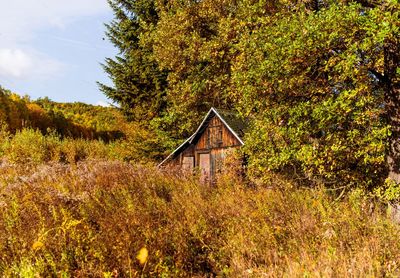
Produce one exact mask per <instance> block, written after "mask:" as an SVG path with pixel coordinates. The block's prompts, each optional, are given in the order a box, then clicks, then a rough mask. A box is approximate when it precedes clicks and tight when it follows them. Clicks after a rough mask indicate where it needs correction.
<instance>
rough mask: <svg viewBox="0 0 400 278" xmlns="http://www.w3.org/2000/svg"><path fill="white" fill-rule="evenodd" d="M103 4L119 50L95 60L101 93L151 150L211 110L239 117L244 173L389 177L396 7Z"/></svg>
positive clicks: (395, 141)
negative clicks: (105, 79)
mask: <svg viewBox="0 0 400 278" xmlns="http://www.w3.org/2000/svg"><path fill="white" fill-rule="evenodd" d="M110 5H111V7H112V8H113V10H114V13H115V19H114V20H113V22H112V23H111V24H109V25H107V30H108V32H107V34H108V36H109V38H110V39H111V41H112V42H113V43H114V44H115V45H116V47H118V49H119V50H120V55H118V56H117V57H115V58H108V59H107V60H106V63H105V65H104V68H105V70H106V72H107V73H108V74H109V75H110V77H111V79H112V81H113V82H114V85H113V87H106V86H101V88H102V89H103V91H104V92H105V93H106V95H107V96H108V97H110V98H111V99H113V100H114V101H116V102H118V103H119V104H120V105H121V108H122V109H123V110H124V111H125V112H126V113H127V114H128V115H131V116H132V119H134V120H138V121H139V120H140V121H141V122H142V123H143V124H144V125H145V126H146V127H147V128H148V130H149V132H150V133H153V134H155V135H156V136H157V137H158V138H159V139H158V142H159V145H158V148H159V153H163V152H165V151H168V150H170V149H171V148H173V146H174V145H175V144H176V143H178V141H180V140H182V139H184V138H185V137H186V136H188V135H189V134H190V133H191V132H192V131H193V129H194V128H195V126H196V125H197V124H198V123H199V121H200V120H201V115H202V114H203V113H204V112H205V111H207V110H208V109H209V108H210V106H217V107H220V108H227V109H233V110H236V111H238V113H240V114H241V115H242V116H243V117H246V118H248V119H250V121H251V123H250V125H251V127H250V129H249V132H248V134H247V140H246V144H245V148H244V152H246V153H247V154H248V157H249V160H248V161H249V164H248V167H249V173H251V174H252V175H253V176H258V175H259V174H260V173H263V172H265V171H271V172H274V173H278V174H283V175H286V176H287V177H290V178H295V179H298V180H301V181H303V182H304V181H306V182H310V183H312V184H314V183H319V182H322V183H325V184H333V185H335V186H343V185H345V186H356V185H357V186H360V185H361V186H363V187H367V188H371V187H374V186H375V185H376V184H380V183H382V182H383V180H384V179H385V178H387V177H390V178H391V179H393V180H395V181H396V182H400V170H399V167H400V158H399V153H400V151H399V150H400V146H399V145H400V143H399V138H400V123H399V119H400V117H399V113H400V112H399V111H400V109H399V108H400V107H399V106H400V99H399V98H400V88H399V79H400V77H399V75H400V69H399V53H400V51H399V37H400V34H399V27H400V26H399V25H400V20H399V4H398V1H396V0H384V1H380V2H376V1H369V0H360V1H324V0H304V1H290V0H276V1H267V0H258V1H256V0H239V1H238V0H203V1H196V0H191V1H179V0H171V1H161V0H159V1H135V0H125V1H122V0H112V1H110ZM152 140H154V138H153V139H152Z"/></svg>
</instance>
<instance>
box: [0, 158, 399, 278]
mask: <svg viewBox="0 0 400 278" xmlns="http://www.w3.org/2000/svg"><path fill="white" fill-rule="evenodd" d="M221 180H222V181H221V182H220V183H219V184H218V185H217V186H216V187H215V188H213V189H211V188H209V187H205V186H202V185H199V184H198V183H197V179H196V177H192V176H186V177H182V175H181V174H179V173H174V172H173V173H168V174H163V173H160V172H159V171H158V170H156V169H154V168H143V167H140V166H132V165H129V164H124V163H122V162H110V161H108V162H107V161H85V162H80V163H78V164H77V165H64V164H58V163H55V164H48V165H42V166H38V167H35V168H30V167H25V166H23V165H5V164H3V165H1V166H0V276H5V277H8V276H22V277H37V276H43V277H44V276H46V277H47V276H63V277H64V276H65V277H68V276H74V277H75V276H78V277H79V276H80V277H86V276H93V277H136V276H145V277H154V276H161V277H208V276H222V277H223V276H228V277H282V276H285V277H298V276H313V277H314V276H316V277H319V276H320V277H360V276H362V277H365V276H370V277H375V276H395V277H397V276H399V275H400V271H399V266H400V254H399V250H400V241H399V240H398V238H399V236H400V229H399V227H398V226H396V225H394V224H392V223H391V222H390V221H389V220H388V219H387V218H386V217H385V216H384V215H383V214H382V213H381V212H380V211H379V210H371V209H370V205H369V201H368V200H367V199H365V198H364V197H363V195H362V194H360V192H358V191H354V192H353V193H352V194H350V195H349V197H348V198H347V199H346V200H343V201H339V202H337V201H335V200H334V198H333V197H332V196H330V195H329V194H328V193H327V192H326V191H324V190H323V189H295V188H291V186H290V185H288V184H285V183H283V182H280V181H278V180H277V181H275V182H273V183H272V184H268V187H267V186H265V187H263V186H260V187H259V188H248V187H246V186H244V185H243V183H241V182H240V179H232V177H231V178H227V177H225V178H224V179H221ZM271 187H272V188H273V189H268V188H271ZM143 248H146V250H148V257H147V258H146V257H143V255H141V256H142V257H141V259H142V262H143V261H144V260H143V258H145V261H146V262H145V263H144V264H141V263H140V262H139V261H138V260H137V258H136V257H137V255H138V252H139V250H142V251H143V250H144V249H143ZM142 251H141V252H142ZM144 254H145V253H144ZM146 259H147V260H146Z"/></svg>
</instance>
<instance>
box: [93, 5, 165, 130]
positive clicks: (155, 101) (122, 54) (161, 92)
mask: <svg viewBox="0 0 400 278" xmlns="http://www.w3.org/2000/svg"><path fill="white" fill-rule="evenodd" d="M108 2H109V4H110V6H111V8H112V9H113V11H114V20H113V21H112V22H111V23H110V24H107V25H106V27H107V36H108V38H109V39H110V40H111V42H112V43H113V44H114V45H115V46H116V47H117V48H118V50H119V54H118V55H117V56H116V57H115V58H107V59H106V61H105V64H104V65H103V68H104V70H105V72H106V73H107V74H108V75H109V77H110V79H111V80H112V82H113V86H112V87H110V86H106V85H104V84H99V86H100V89H101V90H102V91H103V92H104V93H105V95H106V96H107V97H109V98H110V99H111V100H113V101H115V102H116V103H117V104H118V105H119V106H120V107H121V109H122V111H123V112H124V113H125V114H126V115H127V116H129V117H130V118H131V119H132V120H136V121H144V123H147V122H148V121H149V120H151V119H153V118H154V117H156V116H158V115H160V113H161V112H162V111H163V110H164V109H165V89H166V86H167V82H166V73H165V72H164V71H160V70H159V67H158V64H157V62H156V61H155V59H154V55H153V52H152V37H151V34H152V31H153V29H154V28H155V25H156V24H157V21H158V20H159V16H158V14H157V11H156V5H155V1H154V0H109V1H108Z"/></svg>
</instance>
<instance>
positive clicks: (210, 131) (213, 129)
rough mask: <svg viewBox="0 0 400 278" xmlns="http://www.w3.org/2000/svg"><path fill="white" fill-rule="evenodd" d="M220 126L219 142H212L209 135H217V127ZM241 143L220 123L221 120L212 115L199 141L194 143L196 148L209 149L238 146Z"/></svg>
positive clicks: (214, 136) (213, 136)
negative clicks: (220, 138)
mask: <svg viewBox="0 0 400 278" xmlns="http://www.w3.org/2000/svg"><path fill="white" fill-rule="evenodd" d="M219 127H221V129H222V140H221V144H218V145H215V144H212V142H209V137H210V135H211V137H212V138H216V137H218V129H219ZM240 145H241V144H240V142H239V140H238V139H237V138H236V137H235V135H233V134H232V132H230V130H229V129H228V128H227V127H226V126H225V125H224V124H223V123H222V121H221V120H220V119H219V118H218V117H216V116H214V117H213V118H212V119H211V120H210V123H209V125H208V126H207V128H206V129H205V130H204V132H203V134H202V135H201V137H200V139H199V141H198V142H197V144H196V150H197V151H198V150H210V149H215V148H217V149H218V148H222V149H223V148H229V147H236V146H237V147H239V146H240Z"/></svg>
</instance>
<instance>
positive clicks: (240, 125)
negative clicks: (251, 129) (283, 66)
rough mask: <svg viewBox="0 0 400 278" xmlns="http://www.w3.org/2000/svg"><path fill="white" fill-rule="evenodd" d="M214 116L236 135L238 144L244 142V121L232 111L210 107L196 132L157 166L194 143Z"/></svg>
mask: <svg viewBox="0 0 400 278" xmlns="http://www.w3.org/2000/svg"><path fill="white" fill-rule="evenodd" d="M214 116H217V117H218V118H219V119H220V120H221V121H222V122H223V123H224V125H225V126H226V127H227V128H228V129H229V131H230V132H231V133H232V134H233V135H234V136H235V137H236V139H238V141H239V142H240V144H241V145H242V146H243V145H244V142H243V140H242V137H243V135H244V131H245V127H246V123H245V122H244V121H243V120H241V119H240V118H239V117H238V115H237V114H236V113H235V112H233V111H229V110H224V109H216V108H214V107H212V108H211V109H210V111H208V113H207V115H206V116H205V117H204V119H203V121H202V122H201V124H200V125H199V127H198V128H197V130H196V132H195V133H193V135H192V136H190V137H189V138H188V139H187V140H186V141H185V142H183V143H182V144H181V145H180V146H179V147H178V148H176V149H175V150H174V151H173V152H172V153H171V154H170V155H169V156H168V157H167V158H166V159H164V160H163V161H162V162H161V163H160V164H159V165H158V166H161V165H162V164H164V163H165V162H167V161H168V160H170V159H171V158H174V157H176V155H177V154H179V152H180V151H182V150H184V149H185V148H186V147H188V146H190V145H191V144H193V143H195V142H196V141H197V140H198V138H199V137H200V136H201V134H202V133H203V132H204V130H205V129H206V128H207V126H208V123H209V122H210V120H211V119H212V118H213V117H214Z"/></svg>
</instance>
